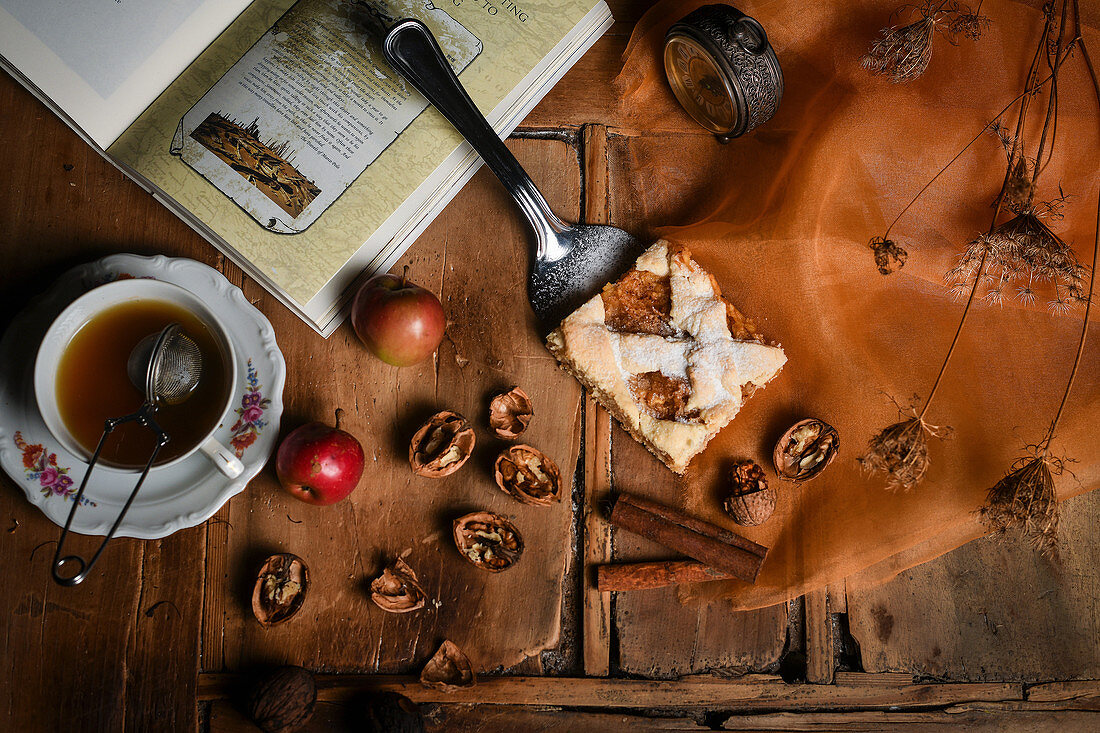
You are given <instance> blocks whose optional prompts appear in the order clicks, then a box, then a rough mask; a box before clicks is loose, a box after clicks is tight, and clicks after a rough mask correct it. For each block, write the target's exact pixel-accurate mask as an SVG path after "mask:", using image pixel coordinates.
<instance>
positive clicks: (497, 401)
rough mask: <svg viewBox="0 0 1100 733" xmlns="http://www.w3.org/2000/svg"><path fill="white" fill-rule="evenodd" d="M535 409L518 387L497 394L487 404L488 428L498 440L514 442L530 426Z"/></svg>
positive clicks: (529, 399)
mask: <svg viewBox="0 0 1100 733" xmlns="http://www.w3.org/2000/svg"><path fill="white" fill-rule="evenodd" d="M534 414H535V409H534V407H532V406H531V398H530V397H528V396H527V393H526V392H524V391H523V390H522V389H520V388H519V387H512V388H511V389H510V390H508V391H507V392H503V393H501V394H498V395H497V396H496V397H494V398H493V401H492V402H490V403H489V427H491V428H492V429H493V432H494V433H496V434H497V437H498V438H504V439H505V440H515V439H516V438H518V437H519V436H520V435H521V434H522V433H523V431H524V430H526V429H527V426H528V425H530V424H531V418H532V417H534Z"/></svg>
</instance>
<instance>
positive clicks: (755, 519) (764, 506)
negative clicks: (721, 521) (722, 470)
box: [722, 461, 776, 527]
mask: <svg viewBox="0 0 1100 733" xmlns="http://www.w3.org/2000/svg"><path fill="white" fill-rule="evenodd" d="M729 489H730V492H729V496H727V497H726V501H725V503H724V504H723V505H722V506H723V508H724V509H725V510H726V514H729V515H730V517H732V518H733V521H735V522H737V523H738V524H740V525H742V526H744V527H755V526H756V525H758V524H763V523H764V522H766V521H767V520H768V518H769V517H771V515H772V512H774V511H775V499H776V492H775V489H773V488H770V487H769V486H768V480H767V479H766V478H765V477H764V469H762V468H760V466H758V465H757V464H756V463H754V462H753V461H741V462H739V463H737V464H736V465H734V466H733V468H731V469H730V475H729Z"/></svg>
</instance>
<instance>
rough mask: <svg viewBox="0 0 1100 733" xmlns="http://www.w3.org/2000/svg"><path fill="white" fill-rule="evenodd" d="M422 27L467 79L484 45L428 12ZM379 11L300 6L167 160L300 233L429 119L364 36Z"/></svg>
mask: <svg viewBox="0 0 1100 733" xmlns="http://www.w3.org/2000/svg"><path fill="white" fill-rule="evenodd" d="M387 6H388V7H387V10H388V12H390V13H392V14H393V15H392V16H391V19H392V18H393V17H419V18H420V19H421V20H423V21H424V22H425V23H427V25H428V26H429V27H430V28H431V29H432V32H433V33H434V34H435V36H436V38H437V39H438V40H439V42H440V44H441V47H442V48H443V49H444V53H446V54H447V57H448V60H449V61H450V63H451V66H452V67H453V68H454V69H455V71H456V72H457V73H461V72H462V70H463V69H465V68H466V67H467V66H468V65H469V64H470V62H471V61H473V59H474V58H475V57H476V56H477V55H478V54H479V53H481V49H482V44H481V41H479V40H478V39H477V37H476V36H474V35H473V33H471V32H470V31H469V30H467V29H466V28H464V27H463V26H462V25H461V24H460V23H458V22H457V21H456V20H454V19H453V18H452V17H451V16H450V15H448V14H447V13H446V12H445V11H444V10H442V9H440V8H436V7H434V6H432V5H430V4H425V3H424V2H423V0H389V2H388V3H387ZM377 12H378V10H377V9H376V8H374V7H372V6H370V5H367V4H363V3H348V2H344V1H343V0H302V1H301V2H299V3H298V4H296V5H295V6H294V7H293V8H292V9H291V10H290V11H289V12H288V13H287V14H286V15H284V16H283V17H282V18H280V19H279V21H278V22H277V23H275V25H274V26H272V28H271V29H270V30H269V31H268V32H267V33H265V34H264V36H263V38H261V39H260V40H259V41H258V42H257V43H256V45H255V46H253V47H252V48H251V49H249V51H248V53H246V54H245V55H244V56H243V57H242V58H241V60H240V61H238V62H237V63H236V64H235V65H234V66H233V68H231V69H230V70H229V71H228V72H227V73H226V74H225V76H223V77H222V78H221V79H220V80H219V81H218V83H217V84H215V85H214V86H213V87H212V88H211V89H210V91H208V92H207V93H206V94H205V95H203V97H202V99H200V100H199V101H198V103H197V104H196V105H195V106H194V107H192V108H191V109H190V110H188V111H187V114H185V115H184V117H183V119H182V120H181V121H180V124H179V127H178V129H177V130H176V135H175V139H174V141H173V143H172V153H173V154H175V155H179V156H180V157H181V158H182V160H183V161H184V162H185V163H187V165H189V166H191V168H193V169H194V170H195V171H196V172H198V173H199V174H200V175H202V176H203V177H204V178H206V179H207V180H208V181H210V182H211V183H212V184H213V185H214V186H216V187H217V188H218V189H219V190H220V191H222V193H224V194H225V195H226V196H228V197H229V198H230V199H232V200H233V201H235V202H236V203H237V205H239V206H240V207H241V208H242V209H244V210H245V211H246V212H248V214H249V215H250V216H251V217H252V218H253V219H255V220H256V222H257V223H258V224H259V225H260V226H262V227H264V228H266V229H270V230H271V231H274V232H280V233H284V234H289V233H295V232H301V231H303V230H304V229H306V228H307V227H309V225H310V224H312V223H313V222H314V221H316V220H317V218H318V217H319V216H321V215H322V214H323V213H324V211H325V210H326V209H327V208H328V207H329V206H330V205H331V204H332V203H333V202H334V201H335V200H336V199H337V198H338V197H339V196H340V195H341V194H342V193H343V192H344V190H345V189H347V188H348V187H349V186H350V185H351V183H352V181H354V180H355V179H356V178H358V177H359V174H361V173H362V172H363V171H364V170H365V169H366V167H367V166H368V165H370V164H371V163H373V162H374V161H375V160H376V159H377V158H378V156H379V155H381V153H382V152H383V151H384V150H385V149H386V148H387V147H389V145H390V143H392V142H393V141H394V140H395V139H396V138H397V136H398V134H399V133H400V132H401V131H403V130H404V129H405V128H406V127H408V126H409V124H410V123H411V122H412V121H413V120H414V119H415V118H416V116H417V115H419V114H420V113H421V112H423V111H424V110H425V109H426V108H427V106H428V101H427V100H426V99H424V98H423V97H422V96H420V94H419V93H417V92H416V91H415V90H414V89H412V88H411V87H409V86H408V85H407V84H406V82H405V80H404V79H403V78H401V76H400V75H398V74H396V73H395V72H393V71H392V70H391V69H390V67H389V66H388V65H386V63H385V61H384V60H382V50H381V48H380V47H379V39H378V38H376V37H374V35H373V34H371V33H370V32H369V31H368V28H370V27H371V26H370V20H371V18H370V16H371V14H376V13H377Z"/></svg>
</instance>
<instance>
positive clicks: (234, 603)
mask: <svg viewBox="0 0 1100 733" xmlns="http://www.w3.org/2000/svg"><path fill="white" fill-rule="evenodd" d="M509 145H510V146H511V147H512V149H513V150H515V151H516V153H517V155H518V156H519V158H520V160H521V161H522V162H523V163H524V164H525V165H526V166H527V167H528V169H529V170H531V171H532V173H533V175H534V177H535V179H536V180H537V181H538V182H539V184H540V186H541V187H542V188H543V190H544V191H545V192H546V195H547V197H548V199H549V200H550V204H551V206H553V207H554V209H555V210H556V211H558V212H560V213H561V215H562V216H564V217H566V218H576V217H578V216H579V214H580V211H579V202H580V168H579V165H578V158H577V149H576V146H575V145H574V144H573V143H572V142H571V141H563V140H559V139H548V140H541V139H539V140H513V141H511V142H510V143H509ZM528 248H529V245H528V232H527V230H526V224H525V223H523V222H522V220H521V219H520V217H519V214H518V212H517V210H516V208H515V205H514V203H513V202H512V201H511V199H510V198H508V197H507V195H506V194H505V193H504V191H503V189H502V188H501V187H500V185H499V184H498V183H497V182H496V181H495V179H493V178H491V176H489V174H488V172H487V171H482V172H481V173H480V174H479V175H478V177H477V178H475V180H474V181H473V182H472V183H471V184H470V185H469V186H467V187H466V188H465V189H464V190H463V191H462V192H461V193H460V194H459V196H458V197H457V198H456V199H455V200H454V201H453V202H452V203H451V205H450V207H448V209H447V211H446V212H445V213H444V215H443V216H442V217H440V219H438V220H437V221H436V222H435V224H433V225H432V226H431V227H429V229H428V230H427V231H426V232H425V234H424V235H422V236H421V237H420V239H419V240H418V242H417V243H416V244H415V245H414V246H413V248H412V249H410V250H409V252H408V253H407V255H406V257H404V258H403V260H402V263H401V264H399V265H398V267H397V268H396V269H395V271H398V272H400V271H401V269H402V265H403V264H408V265H409V266H410V271H409V278H410V279H411V280H413V281H414V282H416V283H418V284H420V285H422V286H424V287H426V288H429V289H431V290H433V291H434V292H436V293H438V294H440V296H441V300H442V302H443V306H444V309H445V311H446V312H447V314H448V329H447V337H446V339H445V340H444V343H443V344H442V345H441V347H440V349H439V351H438V353H437V356H436V358H435V359H434V360H433V361H429V362H426V363H424V364H420V365H416V366H413V367H407V368H403V369H397V368H394V367H390V366H388V365H385V364H383V363H381V362H380V361H379V360H377V359H375V358H374V357H373V356H371V355H370V354H369V353H367V352H366V350H365V349H364V348H363V347H362V346H361V345H360V344H359V342H358V340H357V339H356V337H355V335H354V333H353V332H352V330H351V328H350V326H348V325H345V326H344V327H342V328H341V329H339V330H338V331H337V332H336V333H335V334H334V335H333V336H332V337H331V338H329V339H328V340H324V339H321V338H320V337H318V336H316V335H315V334H312V333H311V332H309V331H308V329H307V328H306V327H305V325H304V324H302V323H300V322H299V321H298V320H297V319H296V318H295V317H294V316H293V315H291V314H290V313H289V312H287V311H286V310H285V309H282V308H281V307H270V310H269V314H270V316H271V318H272V321H273V325H274V326H275V329H276V332H277V333H278V334H279V335H280V336H279V339H280V346H281V347H282V349H283V351H284V354H285V356H286V360H287V368H288V375H287V385H288V388H287V392H286V394H285V396H284V402H285V404H286V413H285V419H284V432H285V431H289V430H290V429H293V428H294V427H296V426H297V425H300V424H302V423H303V422H306V421H307V420H311V419H329V417H330V416H331V415H332V411H333V410H334V409H335V408H336V407H343V408H344V409H345V410H346V411H347V413H346V415H345V418H344V420H345V425H344V427H345V429H347V430H349V431H350V432H352V433H353V434H354V435H356V436H357V437H359V439H360V441H361V442H362V443H363V447H364V450H365V452H366V454H367V456H368V466H367V471H366V474H365V478H364V480H363V483H362V485H361V486H360V487H359V489H358V490H357V491H356V492H355V493H354V494H353V495H352V496H351V497H350V499H349V500H347V501H345V502H342V503H340V504H338V505H335V506H332V507H311V506H308V505H305V504H302V503H300V502H298V501H296V500H295V499H293V498H292V497H290V496H289V495H288V494H286V493H285V492H282V491H281V490H280V489H279V488H278V485H277V481H276V479H275V477H274V475H273V472H272V471H270V470H268V471H265V472H263V473H262V474H261V475H260V476H259V477H257V479H256V480H255V481H254V482H253V483H252V485H251V486H250V488H249V490H248V491H247V492H246V493H245V494H243V495H242V496H240V497H238V498H235V499H234V500H233V502H232V503H231V505H230V511H229V516H228V521H229V522H230V524H231V525H232V527H233V529H232V530H230V531H229V533H228V542H227V543H226V550H225V552H226V553H227V560H226V563H227V567H229V568H230V573H229V575H230V577H229V578H228V579H225V580H220V579H218V578H212V579H211V582H212V583H216V584H218V585H219V586H220V587H218V588H217V589H216V591H212V592H218V593H222V594H224V595H225V596H226V597H228V598H229V599H231V600H230V602H228V603H226V604H225V606H224V607H223V608H222V609H221V615H220V616H219V615H217V613H216V612H215V611H216V610H217V609H212V612H211V613H209V614H208V615H207V616H206V619H205V623H206V624H207V627H208V630H207V633H206V637H207V638H210V637H212V636H214V635H216V633H217V629H218V628H219V627H224V630H225V631H224V639H225V641H224V645H225V651H224V660H225V665H226V668H228V669H242V668H244V667H246V666H248V665H251V664H254V663H266V662H275V663H283V662H292V663H296V664H302V665H304V666H306V667H310V668H325V669H331V670H341V671H356V672H402V671H410V670H413V669H416V668H418V667H419V665H420V664H422V663H423V662H424V661H425V660H426V659H427V658H428V657H429V656H430V655H431V654H432V653H433V652H434V651H435V649H436V647H437V646H438V645H439V643H440V642H441V641H442V639H443V638H451V639H453V640H454V641H455V642H456V643H457V644H458V645H459V646H460V647H462V648H463V649H464V650H465V651H466V652H467V654H469V656H470V658H471V659H472V660H473V662H474V664H475V666H476V667H478V668H479V669H492V668H496V667H498V666H504V667H511V666H513V665H515V664H517V663H519V662H520V661H522V660H523V659H525V658H526V657H528V656H530V655H533V654H537V653H538V652H539V650H541V649H544V648H547V647H549V646H552V645H553V644H555V643H556V642H557V638H558V633H559V626H560V606H561V578H562V574H563V573H564V570H565V567H566V565H567V562H568V559H567V553H568V551H569V527H570V523H571V521H572V518H571V510H570V503H569V502H568V501H564V502H562V503H560V504H557V505H554V506H552V507H537V506H526V505H521V504H519V503H518V502H515V501H514V500H513V499H511V498H510V497H508V496H506V495H505V494H503V493H502V492H501V491H500V490H499V489H497V488H496V486H495V484H494V482H493V478H492V464H493V461H494V460H495V458H496V455H497V453H498V452H499V450H500V449H501V448H502V447H503V443H501V442H500V441H498V440H496V439H494V438H492V437H491V436H490V433H489V431H488V429H487V414H488V400H489V397H490V396H491V395H492V394H493V393H494V392H496V391H498V390H501V389H506V388H508V387H510V386H512V385H520V386H521V387H523V389H524V390H526V391H527V393H528V394H529V395H530V396H531V398H532V401H533V402H534V406H535V418H534V421H533V422H532V424H531V427H530V428H529V430H528V433H527V434H525V436H524V441H525V442H529V443H531V444H533V445H535V446H537V447H539V448H540V449H542V450H543V451H545V452H546V453H547V454H548V455H550V457H551V458H552V459H553V460H554V461H555V462H556V463H557V464H558V465H559V466H562V467H565V466H572V465H575V463H576V458H577V455H578V453H579V446H580V439H581V427H582V426H581V425H580V423H579V413H580V398H581V390H580V387H579V385H578V384H577V383H576V382H575V380H573V379H571V378H570V377H568V376H567V375H565V374H564V373H563V372H561V371H560V370H558V369H557V366H556V362H555V361H554V359H553V357H551V356H550V355H549V354H548V353H547V352H546V350H545V348H544V347H543V345H542V343H541V340H540V338H539V336H538V332H537V330H536V328H535V323H534V316H533V314H532V313H531V310H530V308H529V306H528V304H527V297H526V290H525V289H524V288H517V287H514V283H517V282H524V281H525V279H526V270H527V258H528ZM245 291H246V295H247V296H248V297H249V298H250V299H257V300H258V303H259V307H261V309H267V308H268V306H269V305H270V303H269V299H268V298H267V296H265V295H264V292H263V291H262V290H261V289H260V288H259V287H258V286H255V285H254V284H252V283H247V284H246V288H245ZM440 409H452V410H455V411H458V412H461V413H463V414H464V415H466V416H467V417H468V418H469V419H470V421H471V422H472V424H473V425H474V427H475V430H476V432H477V435H478V446H477V450H476V451H475V453H474V456H473V458H472V459H471V460H470V462H469V464H467V466H465V467H464V468H463V469H462V470H460V471H459V472H457V473H456V474H454V475H452V476H449V477H447V478H444V479H441V480H431V479H425V478H420V477H416V476H414V475H413V474H412V472H411V471H410V469H409V466H408V458H407V456H408V440H409V438H410V437H411V436H412V434H413V433H414V432H415V430H416V428H417V427H418V426H419V425H420V423H422V422H423V420H424V419H426V418H427V417H428V416H429V415H431V414H432V413H434V412H436V411H438V410H440ZM567 475H568V472H567ZM475 509H489V510H491V511H497V512H500V513H503V514H505V515H507V516H509V517H512V518H513V520H514V521H515V522H516V523H517V525H518V526H519V527H520V530H521V531H522V532H523V533H524V537H525V541H526V550H525V554H524V556H523V558H522V560H521V561H520V563H519V564H518V565H517V566H516V567H515V568H513V569H511V570H509V571H508V572H506V573H501V574H498V575H494V574H488V573H484V572H482V571H479V570H478V569H476V568H474V567H473V566H472V565H470V564H468V563H466V562H465V561H464V560H463V559H462V558H461V556H459V555H458V554H457V552H456V551H455V548H454V546H453V542H452V540H451V533H450V522H451V520H452V519H453V518H454V517H456V516H459V515H461V514H463V513H466V512H468V511H472V510H475ZM407 549H411V550H412V552H411V554H410V555H409V556H408V557H407V558H406V559H407V561H408V562H409V564H410V565H411V566H412V567H413V568H415V569H416V571H417V573H418V574H419V576H420V579H421V581H422V583H423V585H424V588H425V590H426V591H427V592H428V594H429V596H430V597H431V598H432V599H433V602H432V603H429V604H428V605H427V606H426V607H425V608H424V609H422V610H420V611H417V612H415V613H410V614H402V615H393V614H386V613H384V612H382V611H381V610H379V609H378V608H377V607H375V606H374V604H373V603H371V601H370V598H369V593H368V592H367V588H366V585H367V583H368V582H369V580H370V578H371V577H372V576H373V575H375V574H376V573H377V572H379V570H380V567H381V564H382V563H383V562H387V561H389V560H390V559H392V558H393V557H394V556H396V555H398V554H400V553H402V552H404V551H405V550H407ZM277 551H286V552H293V553H295V554H298V555H300V556H302V558H303V559H304V560H305V561H306V563H307V564H308V565H309V567H310V571H311V577H312V580H313V587H312V590H311V593H310V597H309V598H308V599H307V601H306V604H305V606H304V607H303V610H302V612H301V614H300V615H299V616H297V617H296V618H295V619H294V620H292V621H291V622H289V623H287V624H284V625H281V626H277V627H273V628H269V629H264V628H261V627H260V626H259V625H258V624H257V623H256V621H255V620H254V619H253V618H252V614H251V611H250V610H249V608H248V604H247V599H248V584H249V579H250V577H252V574H253V573H254V572H255V571H256V569H257V568H258V566H259V563H260V561H261V560H262V558H263V557H264V556H266V555H268V554H270V553H272V552H277ZM520 619H522V622H520V621H519V620H520Z"/></svg>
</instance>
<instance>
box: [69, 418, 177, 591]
mask: <svg viewBox="0 0 1100 733" xmlns="http://www.w3.org/2000/svg"><path fill="white" fill-rule="evenodd" d="M155 410H156V408H155V406H154V405H153V404H151V403H149V402H146V403H145V404H143V405H142V406H141V408H140V409H138V411H137V412H135V413H134V414H132V415H126V416H125V417H113V418H110V419H108V420H107V421H105V422H104V423H103V435H101V436H100V437H99V444H98V445H96V447H95V452H94V453H93V454H92V460H91V461H90V462H89V463H88V470H86V471H85V472H84V480H82V481H81V482H80V489H79V490H78V491H77V492H76V496H74V497H73V508H72V509H70V510H69V518H68V519H67V520H66V521H65V527H64V528H63V529H62V530H61V537H60V538H59V539H58V540H57V549H56V550H54V554H53V564H52V565H51V566H50V573H51V574H52V575H53V579H54V581H55V582H56V583H57V584H58V585H64V586H69V587H71V586H74V585H79V584H80V583H83V582H84V579H85V578H87V577H88V573H90V572H91V571H92V566H93V565H95V563H96V560H98V559H99V556H100V555H102V554H103V550H104V548H106V547H107V543H108V542H110V541H111V538H112V537H114V536H115V532H117V531H118V528H119V525H121V524H122V518H123V517H125V516H126V512H128V511H130V505H131V504H133V503H134V497H135V496H137V492H138V489H140V488H141V485H142V484H143V483H145V477H146V476H148V475H149V469H150V468H152V467H153V462H154V461H156V460H157V454H158V453H160V449H161V448H163V447H164V446H165V445H166V444H167V443H168V434H167V433H165V432H164V431H163V430H161V429H160V426H159V425H157V423H156V422H155V421H154V420H153V412H154V411H155ZM133 421H136V422H139V423H141V424H142V425H144V426H146V427H149V428H150V429H152V431H153V432H154V434H155V435H156V438H157V444H156V445H155V446H154V447H153V453H152V455H150V456H149V460H148V461H146V463H145V468H144V470H142V472H141V476H139V477H138V481H137V484H136V485H135V486H134V490H133V491H131V492H130V496H129V498H127V499H126V503H125V504H124V505H123V506H122V511H120V512H119V513H118V517H117V518H116V519H115V523H114V524H112V525H111V529H110V531H108V532H107V536H106V537H104V538H103V542H101V543H100V544H99V549H98V550H96V551H95V554H94V555H92V559H91V560H88V561H85V560H84V558H82V557H80V556H78V555H65V556H62V554H61V553H62V550H63V548H64V547H65V538H66V537H68V536H69V529H70V528H71V527H72V525H73V517H75V516H76V510H77V508H78V507H79V506H80V500H81V499H83V498H84V489H85V488H87V486H88V478H89V477H90V476H91V475H92V470H93V469H94V468H95V465H96V463H98V462H99V454H100V452H101V451H102V450H103V444H104V443H106V442H107V436H109V435H110V434H111V433H113V432H114V430H115V428H117V427H118V426H119V425H122V424H123V423H126V422H133ZM72 564H75V565H76V573H75V574H74V575H68V574H65V575H62V572H61V571H62V569H64V568H66V567H67V566H69V565H72ZM70 569H71V568H70Z"/></svg>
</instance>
